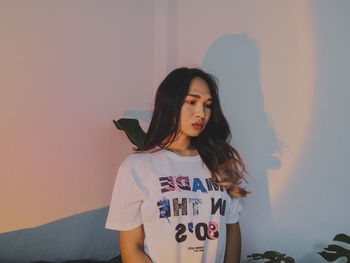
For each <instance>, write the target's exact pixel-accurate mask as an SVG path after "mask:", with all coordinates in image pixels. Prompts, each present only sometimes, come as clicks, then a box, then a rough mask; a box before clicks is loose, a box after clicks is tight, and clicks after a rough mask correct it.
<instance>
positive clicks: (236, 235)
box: [224, 222, 241, 263]
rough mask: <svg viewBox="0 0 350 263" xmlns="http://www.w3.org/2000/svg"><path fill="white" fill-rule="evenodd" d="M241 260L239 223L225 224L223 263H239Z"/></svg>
mask: <svg viewBox="0 0 350 263" xmlns="http://www.w3.org/2000/svg"><path fill="white" fill-rule="evenodd" d="M240 258H241V230H240V228H239V223H238V222H237V223H234V224H226V250H225V260H224V263H239V260H240Z"/></svg>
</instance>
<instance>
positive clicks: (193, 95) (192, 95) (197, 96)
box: [187, 93, 213, 101]
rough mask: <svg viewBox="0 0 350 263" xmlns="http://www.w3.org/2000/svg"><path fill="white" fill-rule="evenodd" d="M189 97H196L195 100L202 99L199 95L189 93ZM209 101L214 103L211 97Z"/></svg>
mask: <svg viewBox="0 0 350 263" xmlns="http://www.w3.org/2000/svg"><path fill="white" fill-rule="evenodd" d="M187 96H191V97H195V98H198V99H200V98H201V96H200V95H198V94H190V93H189V94H187ZM208 100H210V101H212V100H213V99H212V98H211V97H209V98H208Z"/></svg>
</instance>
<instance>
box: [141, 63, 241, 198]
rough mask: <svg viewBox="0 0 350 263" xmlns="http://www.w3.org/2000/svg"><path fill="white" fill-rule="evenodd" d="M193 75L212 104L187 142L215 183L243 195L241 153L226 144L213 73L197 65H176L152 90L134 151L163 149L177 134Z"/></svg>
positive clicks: (224, 122) (225, 125)
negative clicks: (145, 128) (147, 115)
mask: <svg viewBox="0 0 350 263" xmlns="http://www.w3.org/2000/svg"><path fill="white" fill-rule="evenodd" d="M195 77H200V78H202V79H203V80H205V81H206V82H207V84H208V87H209V89H210V93H211V97H212V106H211V116H210V118H209V121H208V124H207V126H206V127H205V129H204V130H203V131H202V132H201V133H200V135H199V136H197V137H192V138H191V145H192V146H193V147H194V148H196V150H197V151H198V153H199V155H200V157H201V159H202V160H203V162H204V163H205V164H206V166H207V167H208V169H209V170H210V171H211V177H212V179H213V181H214V182H215V183H216V184H217V185H219V186H222V187H224V188H225V189H226V190H227V192H228V193H229V194H230V195H231V196H236V197H243V196H246V195H247V194H248V192H247V191H246V190H244V189H243V188H241V187H239V184H240V183H241V182H242V180H244V174H245V173H247V171H246V169H245V165H244V162H243V160H242V158H241V156H240V155H239V153H238V152H237V151H236V150H235V149H234V148H233V147H232V146H231V145H230V144H229V142H230V140H231V132H230V127H229V125H228V123H227V120H226V118H225V116H224V114H223V113H222V110H221V107H220V101H219V97H218V88H217V84H216V81H215V77H214V76H213V75H211V74H209V73H206V72H204V71H203V70H201V69H198V68H178V69H175V70H173V71H172V72H170V73H169V75H168V76H167V77H166V78H165V79H164V80H163V81H162V83H161V84H160V86H159V88H158V90H157V93H156V100H155V106H154V111H153V116H152V120H151V123H150V126H149V128H148V131H147V134H146V137H145V140H144V144H143V146H142V147H140V148H137V149H136V151H137V152H144V151H149V150H151V149H154V148H155V147H156V146H158V147H160V149H164V148H166V147H167V146H169V145H170V144H171V143H172V142H173V141H174V139H175V138H176V136H177V134H178V127H179V120H180V111H181V107H182V105H183V103H184V100H185V98H186V96H187V93H188V89H189V86H190V84H191V81H192V79H193V78H195Z"/></svg>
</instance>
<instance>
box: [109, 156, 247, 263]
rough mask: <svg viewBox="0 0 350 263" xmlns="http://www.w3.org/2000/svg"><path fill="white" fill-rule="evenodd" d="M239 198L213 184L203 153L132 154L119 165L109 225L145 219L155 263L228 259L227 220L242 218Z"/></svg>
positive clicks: (147, 250)
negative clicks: (185, 154) (226, 256)
mask: <svg viewBox="0 0 350 263" xmlns="http://www.w3.org/2000/svg"><path fill="white" fill-rule="evenodd" d="M241 209H242V206H241V202H240V199H239V198H231V197H230V196H229V195H228V194H227V192H226V191H225V190H222V189H220V188H219V187H218V186H217V185H215V184H214V183H213V181H212V180H211V177H210V173H209V170H208V168H207V167H206V166H205V164H204V163H203V162H202V160H201V158H200V156H199V155H196V156H180V155H178V154H175V153H173V152H170V151H168V150H160V151H157V152H154V153H150V152H147V153H139V154H132V155H130V156H129V157H128V158H127V159H126V160H125V161H124V162H123V163H122V164H121V166H120V167H119V170H118V174H117V178H116V181H115V184H114V190H113V195H112V201H111V205H110V208H109V213H108V218H107V222H106V228H108V229H113V230H131V229H133V228H136V227H138V226H140V225H141V224H143V226H144V230H145V240H144V249H145V253H146V254H147V255H148V256H149V257H150V258H151V259H152V261H153V262H154V263H173V262H174V263H179V262H181V263H184V262H190V263H197V262H198V263H199V262H207V263H213V262H217V263H222V262H223V261H224V254H225V244H226V224H233V223H236V222H237V221H238V218H239V213H240V211H241Z"/></svg>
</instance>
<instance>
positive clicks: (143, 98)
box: [0, 1, 154, 233]
mask: <svg viewBox="0 0 350 263" xmlns="http://www.w3.org/2000/svg"><path fill="white" fill-rule="evenodd" d="M153 12H154V11H153V5H152V2H142V1H141V2H140V1H124V2H120V1H102V2H96V1H73V2H71V1H64V2H61V1H49V2H46V1H30V2H25V1H24V2H20V3H19V2H18V1H5V2H2V3H1V7H0V32H1V44H0V57H1V63H0V67H1V68H0V72H1V73H0V74H1V77H0V87H1V96H0V105H1V111H0V120H1V127H0V131H1V137H0V145H1V150H0V175H1V183H0V200H1V201H0V211H1V213H0V233H1V232H7V231H12V230H17V229H22V228H28V227H35V226H38V225H41V224H44V223H47V222H50V221H54V220H57V219H59V218H62V217H67V216H70V215H74V214H77V213H80V212H84V211H88V210H91V209H96V208H100V207H104V206H108V205H109V201H110V196H111V190H112V183H113V181H114V176H115V173H116V171H117V168H118V165H119V164H120V162H121V160H122V159H123V158H125V156H126V155H127V154H128V152H130V151H131V145H130V144H129V143H128V142H127V140H126V139H125V137H124V136H123V135H122V134H121V133H120V132H118V131H117V130H116V129H115V127H114V124H113V123H112V119H118V118H120V117H122V116H123V113H124V111H126V110H129V109H134V110H144V109H148V110H149V109H150V106H151V95H152V94H151V93H152V90H153V86H152V85H153V64H152V61H153Z"/></svg>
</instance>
